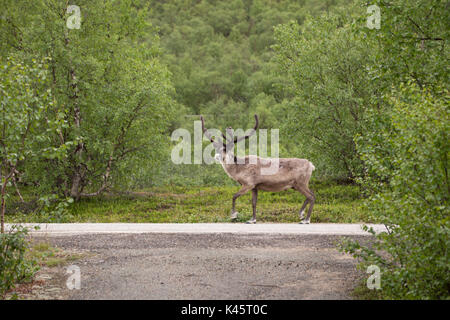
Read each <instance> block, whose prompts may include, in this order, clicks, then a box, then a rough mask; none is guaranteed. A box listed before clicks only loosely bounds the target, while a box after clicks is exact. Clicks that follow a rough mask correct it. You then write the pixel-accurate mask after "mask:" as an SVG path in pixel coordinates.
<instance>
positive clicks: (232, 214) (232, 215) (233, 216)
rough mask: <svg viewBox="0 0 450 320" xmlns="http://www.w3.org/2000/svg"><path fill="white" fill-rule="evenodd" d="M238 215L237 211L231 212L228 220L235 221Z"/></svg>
mask: <svg viewBox="0 0 450 320" xmlns="http://www.w3.org/2000/svg"><path fill="white" fill-rule="evenodd" d="M238 214H239V213H238V212H237V211H236V212H232V213H231V217H230V219H231V220H236V219H237V218H238Z"/></svg>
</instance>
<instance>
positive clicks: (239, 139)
mask: <svg viewBox="0 0 450 320" xmlns="http://www.w3.org/2000/svg"><path fill="white" fill-rule="evenodd" d="M258 125H259V120H258V115H256V114H255V127H254V128H253V129H252V131H251V132H250V133H249V134H247V135H245V136H242V137H239V138H238V137H234V143H238V142H239V141H242V140H244V139H247V138H248V137H250V136H251V135H253V134H254V133H255V132H256V129H258Z"/></svg>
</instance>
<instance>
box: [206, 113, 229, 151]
mask: <svg viewBox="0 0 450 320" xmlns="http://www.w3.org/2000/svg"><path fill="white" fill-rule="evenodd" d="M200 120H201V121H202V131H203V134H204V135H205V136H206V137H207V138H208V139H209V140H210V141H211V142H215V141H214V139H213V138H212V136H211V135H210V134H209V132H208V129H206V128H205V120H204V119H203V116H200ZM222 138H223V141H222V143H223V144H224V145H225V141H227V138H226V137H225V135H224V134H223V133H222Z"/></svg>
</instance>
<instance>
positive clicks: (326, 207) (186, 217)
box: [7, 182, 370, 223]
mask: <svg viewBox="0 0 450 320" xmlns="http://www.w3.org/2000/svg"><path fill="white" fill-rule="evenodd" d="M311 188H313V190H314V191H315V194H316V195H317V197H318V200H317V202H316V206H315V210H314V214H313V216H312V222H344V223H351V222H370V219H369V214H368V211H367V210H365V209H364V207H363V206H362V199H361V196H360V192H359V187H357V186H355V185H337V184H336V183H332V182H328V183H316V184H313V185H312V186H311ZM236 190H238V188H237V187H170V188H169V187H159V188H151V189H146V190H141V191H137V192H133V193H130V194H128V195H104V196H102V197H97V198H91V199H83V200H81V201H78V202H76V203H74V204H73V205H71V206H70V207H69V208H68V212H67V213H66V216H65V217H66V218H65V220H63V221H62V222H158V223H163V222H175V223H182V222H188V223H193V222H229V221H230V218H229V217H230V210H231V209H230V208H231V198H232V196H233V194H234V193H235V192H236ZM25 197H26V196H25ZM258 200H259V201H258V221H260V222H290V223H295V222H298V221H299V218H298V213H299V210H300V206H301V204H302V202H303V200H304V196H303V195H301V194H300V193H298V192H296V191H294V190H290V191H286V192H280V193H268V192H264V193H261V195H260V197H259V199H258ZM16 204H17V205H20V202H17V203H16ZM236 208H237V210H238V211H239V212H240V216H239V221H241V222H243V221H247V220H249V218H250V216H251V195H249V194H247V195H245V196H242V199H241V201H239V202H238V203H237V207H236ZM47 219H48V215H46V214H44V215H43V214H42V212H41V211H35V212H34V213H33V212H30V213H27V214H20V213H19V212H18V213H16V214H14V215H11V216H7V221H9V222H18V221H21V222H25V221H26V222H47V221H48V220H47Z"/></svg>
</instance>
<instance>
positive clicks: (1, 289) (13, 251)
mask: <svg viewBox="0 0 450 320" xmlns="http://www.w3.org/2000/svg"><path fill="white" fill-rule="evenodd" d="M27 234H28V229H26V228H23V227H14V228H13V229H12V230H11V231H10V232H9V233H1V234H0V298H3V299H4V298H5V295H6V293H7V292H8V291H9V290H11V289H13V288H14V287H15V284H16V283H18V282H22V281H29V280H31V279H32V278H33V276H34V274H35V273H36V271H37V270H38V266H37V264H36V262H35V261H34V260H29V259H27V258H26V257H25V252H26V250H27V249H28V241H27V240H26V235H27Z"/></svg>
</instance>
